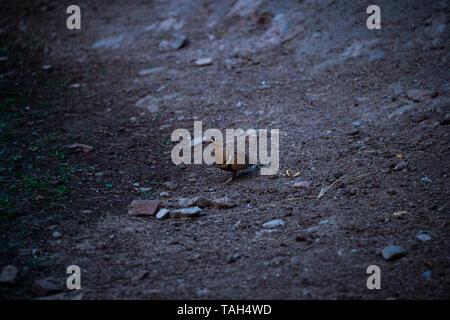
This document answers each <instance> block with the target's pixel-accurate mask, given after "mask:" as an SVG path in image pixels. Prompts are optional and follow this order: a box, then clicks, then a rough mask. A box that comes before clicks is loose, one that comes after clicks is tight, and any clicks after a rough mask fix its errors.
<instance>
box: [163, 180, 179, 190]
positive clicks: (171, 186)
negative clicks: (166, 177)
mask: <svg viewBox="0 0 450 320" xmlns="http://www.w3.org/2000/svg"><path fill="white" fill-rule="evenodd" d="M163 186H164V187H166V188H167V189H169V190H175V189H176V188H177V185H176V184H175V183H173V182H170V181H168V182H164V183H163Z"/></svg>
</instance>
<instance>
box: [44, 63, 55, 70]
mask: <svg viewBox="0 0 450 320" xmlns="http://www.w3.org/2000/svg"><path fill="white" fill-rule="evenodd" d="M52 67H53V66H52V65H51V64H46V65H45V66H42V67H41V69H42V70H50V69H51V68H52Z"/></svg>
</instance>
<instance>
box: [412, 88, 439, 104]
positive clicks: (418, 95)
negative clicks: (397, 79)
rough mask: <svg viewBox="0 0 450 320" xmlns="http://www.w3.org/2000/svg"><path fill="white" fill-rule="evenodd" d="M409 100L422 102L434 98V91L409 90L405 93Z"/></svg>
mask: <svg viewBox="0 0 450 320" xmlns="http://www.w3.org/2000/svg"><path fill="white" fill-rule="evenodd" d="M406 95H407V96H408V98H409V99H411V100H413V101H423V100H425V99H429V98H433V97H435V96H436V93H435V92H434V91H430V90H422V89H411V90H408V92H407V93H406Z"/></svg>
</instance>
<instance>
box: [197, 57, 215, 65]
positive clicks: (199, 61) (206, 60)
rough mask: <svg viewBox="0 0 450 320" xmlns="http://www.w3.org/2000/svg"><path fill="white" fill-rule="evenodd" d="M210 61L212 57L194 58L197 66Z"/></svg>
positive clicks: (207, 63) (208, 63)
mask: <svg viewBox="0 0 450 320" xmlns="http://www.w3.org/2000/svg"><path fill="white" fill-rule="evenodd" d="M211 63H212V58H200V59H197V60H195V64H196V65H197V66H207V65H210V64H211Z"/></svg>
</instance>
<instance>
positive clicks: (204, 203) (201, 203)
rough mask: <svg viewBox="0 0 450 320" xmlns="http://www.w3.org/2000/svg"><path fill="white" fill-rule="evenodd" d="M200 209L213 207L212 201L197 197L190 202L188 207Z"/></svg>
mask: <svg viewBox="0 0 450 320" xmlns="http://www.w3.org/2000/svg"><path fill="white" fill-rule="evenodd" d="M195 206H197V207H200V208H206V207H209V206H211V201H210V200H208V199H206V198H204V197H195V198H192V199H190V200H189V201H188V207H195Z"/></svg>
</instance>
